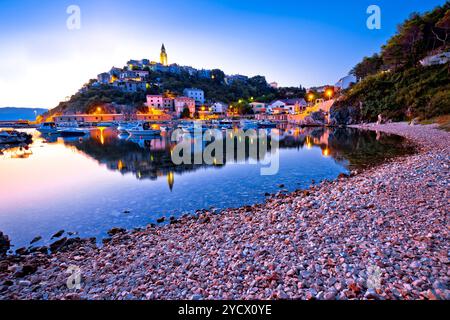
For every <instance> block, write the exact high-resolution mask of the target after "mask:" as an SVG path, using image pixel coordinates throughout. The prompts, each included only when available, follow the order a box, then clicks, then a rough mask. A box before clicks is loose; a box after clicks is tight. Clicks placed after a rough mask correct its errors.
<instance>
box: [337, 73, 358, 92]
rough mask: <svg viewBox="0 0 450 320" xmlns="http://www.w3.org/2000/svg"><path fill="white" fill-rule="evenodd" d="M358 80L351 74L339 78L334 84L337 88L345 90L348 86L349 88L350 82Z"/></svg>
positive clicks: (353, 82)
mask: <svg viewBox="0 0 450 320" xmlns="http://www.w3.org/2000/svg"><path fill="white" fill-rule="evenodd" d="M357 82H358V80H357V79H356V77H355V76H354V75H352V74H350V75H348V76H346V77H344V78H342V79H340V80H339V81H338V82H337V83H336V84H335V85H334V86H335V87H336V88H339V89H340V90H346V89H348V88H350V86H351V85H352V84H355V83H357Z"/></svg>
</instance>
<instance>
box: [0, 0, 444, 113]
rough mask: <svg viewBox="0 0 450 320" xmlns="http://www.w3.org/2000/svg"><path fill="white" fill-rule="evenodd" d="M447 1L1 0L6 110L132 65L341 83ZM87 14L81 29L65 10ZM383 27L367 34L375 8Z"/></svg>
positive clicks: (38, 103) (289, 82)
mask: <svg viewBox="0 0 450 320" xmlns="http://www.w3.org/2000/svg"><path fill="white" fill-rule="evenodd" d="M444 3H445V0H427V1H424V0H367V1H366V0H349V1H326V0H325V1H302V0H279V1H273V0H271V1H266V0H135V1H133V0H128V1H116V0H89V1H86V0H71V1H57V0H53V1H51V0H43V1H31V0H0V107H2V106H19V107H47V108H52V107H54V106H56V104H57V103H58V102H59V101H61V100H64V99H65V98H66V97H67V96H70V95H72V94H73V93H75V92H76V91H77V89H78V88H80V87H81V85H82V84H83V83H85V82H86V81H87V80H89V79H91V78H95V77H96V75H97V74H98V73H101V72H104V71H107V70H109V69H110V68H111V67H112V66H113V65H115V66H123V65H125V63H126V62H127V61H128V60H129V59H141V58H149V59H152V60H157V59H158V56H159V50H160V47H161V43H162V42H164V43H165V45H166V48H167V51H168V55H169V62H170V63H178V64H182V65H192V66H194V67H198V68H202V67H204V68H220V69H223V70H224V71H225V72H226V73H227V74H235V73H240V74H246V75H249V76H252V75H257V74H261V75H264V76H266V78H267V80H268V81H277V82H278V83H279V84H280V85H283V86H298V85H300V84H301V85H303V86H306V87H310V86H315V85H322V84H328V83H335V82H336V81H337V80H338V79H339V78H341V77H342V76H344V75H346V74H347V73H348V72H349V70H350V69H351V68H352V67H353V66H354V65H355V64H356V63H358V62H359V61H360V60H361V59H362V58H363V57H364V56H367V55H371V54H373V53H374V52H378V51H379V49H380V47H381V45H382V44H384V43H385V42H386V40H387V39H389V37H391V36H392V35H393V34H394V33H395V31H396V27H397V25H398V24H400V23H401V22H403V21H404V20H405V19H406V18H407V17H408V16H409V15H410V14H411V13H412V12H414V11H417V12H424V11H428V10H431V9H433V8H434V7H435V6H437V5H442V4H444ZM71 4H76V5H78V6H79V7H80V9H81V29H80V30H75V31H70V30H68V29H67V27H66V20H67V18H68V17H69V15H68V14H67V13H66V9H67V7H68V6H69V5H71ZM372 4H376V5H378V6H380V8H381V19H382V20H381V21H382V28H381V30H369V29H368V28H367V27H366V20H367V18H368V14H367V13H366V10H367V7H368V6H369V5H372Z"/></svg>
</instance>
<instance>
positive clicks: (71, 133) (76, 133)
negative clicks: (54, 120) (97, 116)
mask: <svg viewBox="0 0 450 320" xmlns="http://www.w3.org/2000/svg"><path fill="white" fill-rule="evenodd" d="M89 133H90V131H89V130H86V129H81V128H63V129H59V130H58V134H59V135H60V136H61V137H63V138H64V137H84V136H85V135H88V134H89Z"/></svg>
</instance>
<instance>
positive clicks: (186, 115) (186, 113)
mask: <svg viewBox="0 0 450 320" xmlns="http://www.w3.org/2000/svg"><path fill="white" fill-rule="evenodd" d="M190 117H191V112H190V111H189V108H188V107H184V109H183V112H181V118H182V119H189V118H190Z"/></svg>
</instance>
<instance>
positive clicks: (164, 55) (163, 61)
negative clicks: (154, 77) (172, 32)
mask: <svg viewBox="0 0 450 320" xmlns="http://www.w3.org/2000/svg"><path fill="white" fill-rule="evenodd" d="M160 61H161V64H162V65H164V66H167V65H168V63H167V52H166V47H164V43H163V44H162V47H161V55H160Z"/></svg>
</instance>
